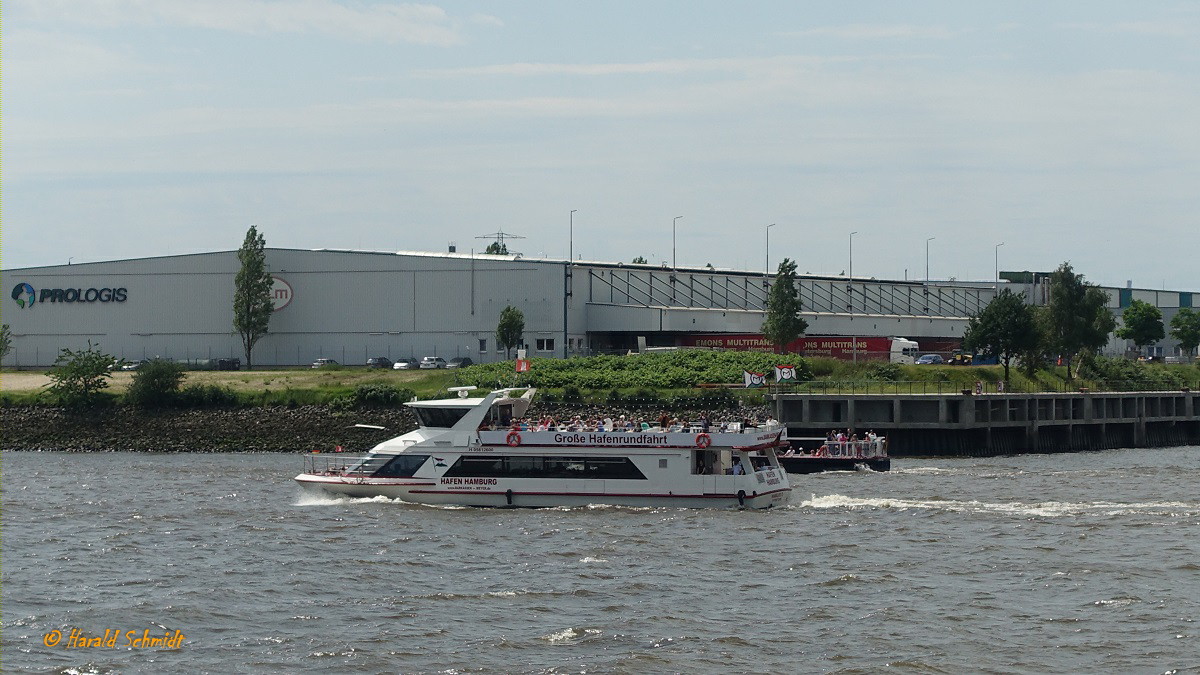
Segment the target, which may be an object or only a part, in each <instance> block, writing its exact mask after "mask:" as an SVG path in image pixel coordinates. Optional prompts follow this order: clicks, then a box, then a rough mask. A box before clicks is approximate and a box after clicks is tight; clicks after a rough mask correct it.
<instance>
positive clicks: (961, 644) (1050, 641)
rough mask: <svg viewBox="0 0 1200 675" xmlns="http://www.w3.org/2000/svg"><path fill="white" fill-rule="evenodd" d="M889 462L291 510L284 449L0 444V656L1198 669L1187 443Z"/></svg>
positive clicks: (592, 665)
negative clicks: (439, 502) (646, 495)
mask: <svg viewBox="0 0 1200 675" xmlns="http://www.w3.org/2000/svg"><path fill="white" fill-rule="evenodd" d="M894 467H895V470H894V471H892V472H891V473H886V474H885V473H857V474H825V475H818V476H795V477H794V479H795V483H796V485H797V488H796V490H795V493H794V502H795V503H794V505H793V506H791V507H789V508H786V509H780V510H775V511H771V512H745V511H711V510H676V509H627V508H575V509H562V510H557V509H550V510H516V511H508V510H479V509H448V508H428V507H421V506H411V505H406V504H402V503H396V502H390V501H387V500H339V499H328V500H304V499H301V498H300V493H299V491H298V489H297V488H296V487H294V486H293V484H292V481H291V477H292V476H293V475H294V474H295V473H297V472H298V469H299V468H300V461H299V459H298V458H296V457H288V456H279V455H258V454H250V455H208V454H203V455H201V454H196V455H147V454H126V453H113V454H91V455H75V454H73V455H65V454H22V453H4V456H3V489H4V492H3V662H2V666H3V669H4V671H5V672H43V671H55V672H130V671H146V672H167V671H188V672H204V671H207V672H214V673H224V672H234V671H242V672H244V671H280V672H303V671H308V672H363V673H374V672H388V671H390V672H397V671H403V672H439V671H446V672H577V671H578V672H582V671H592V672H614V671H615V672H724V671H755V672H779V673H791V672H841V673H857V672H878V671H881V670H884V669H887V670H888V671H889V672H890V671H895V672H951V673H958V672H968V671H970V672H1028V673H1046V672H1146V673H1153V672H1167V671H1172V670H1179V671H1192V672H1195V671H1197V670H1198V669H1200V641H1198V640H1197V637H1198V633H1200V630H1198V628H1197V624H1196V623H1195V621H1196V620H1197V619H1198V618H1200V536H1198V535H1200V494H1198V493H1197V486H1198V485H1200V480H1198V479H1200V448H1176V449H1167V450H1141V451H1134V450H1119V451H1110V452H1102V453H1084V454H1073V455H1056V456H1047V455H1034V456H1025V457H1012V458H992V459H953V460H951V459H942V460H896V461H895V462H894ZM72 629H75V630H77V631H80V632H81V633H82V634H84V635H87V636H89V637H91V636H96V635H103V634H104V631H105V629H113V630H117V631H120V633H121V638H120V640H119V641H118V645H117V647H116V648H107V647H88V648H78V647H77V648H75V649H70V648H66V647H65V646H64V645H65V644H66V641H67V640H68V639H69V635H70V631H71V630H72ZM176 630H178V631H181V632H182V633H183V634H184V636H185V638H184V640H183V642H182V644H181V646H180V647H179V648H178V649H174V650H164V649H161V648H153V647H150V648H147V647H139V648H130V647H126V646H124V645H125V643H126V637H125V635H126V631H136V636H137V637H141V636H143V635H144V633H143V631H149V634H150V635H151V636H152V637H154V636H164V635H173V634H174V631H176ZM52 631H61V632H62V635H63V638H62V642H60V643H58V645H56V646H55V647H47V646H46V645H45V644H44V640H45V635H46V634H47V633H51V632H52Z"/></svg>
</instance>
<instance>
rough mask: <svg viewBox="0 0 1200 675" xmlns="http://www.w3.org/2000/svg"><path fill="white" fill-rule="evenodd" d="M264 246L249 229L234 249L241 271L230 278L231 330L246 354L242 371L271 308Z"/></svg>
mask: <svg viewBox="0 0 1200 675" xmlns="http://www.w3.org/2000/svg"><path fill="white" fill-rule="evenodd" d="M266 247H267V243H266V240H265V239H263V236H262V235H261V234H259V233H258V229H257V228H255V227H254V226H253V225H251V226H250V229H249V230H248V231H247V232H246V240H245V241H243V242H242V247H241V248H240V249H238V260H240V261H241V263H242V267H241V269H239V270H238V273H237V276H236V277H234V280H233V285H234V290H233V329H234V330H235V331H237V333H238V335H240V336H241V338H242V347H243V348H245V350H246V370H250V368H251V367H252V365H253V362H252V361H251V358H250V354H251V351H252V350H253V349H254V343H256V342H258V340H259V339H260V338H261V337H262V336H264V335H266V334H267V324H269V323H270V321H271V312H273V311H275V305H274V304H273V303H272V302H271V286H272V284H273V283H274V282H273V281H272V280H271V273H270V272H269V271H267V252H266Z"/></svg>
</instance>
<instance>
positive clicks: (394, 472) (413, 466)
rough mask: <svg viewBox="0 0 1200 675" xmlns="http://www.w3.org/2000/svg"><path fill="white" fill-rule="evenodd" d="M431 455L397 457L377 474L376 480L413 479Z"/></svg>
mask: <svg viewBox="0 0 1200 675" xmlns="http://www.w3.org/2000/svg"><path fill="white" fill-rule="evenodd" d="M427 459H429V455H396V456H395V457H393V458H392V459H391V461H389V462H388V463H387V464H384V465H383V466H382V467H380V468H379V470H378V471H376V472H375V474H374V475H375V477H376V478H411V477H412V475H413V474H414V473H416V472H417V469H419V468H421V465H422V464H424V463H425V460H427Z"/></svg>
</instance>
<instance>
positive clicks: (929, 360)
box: [917, 354, 945, 366]
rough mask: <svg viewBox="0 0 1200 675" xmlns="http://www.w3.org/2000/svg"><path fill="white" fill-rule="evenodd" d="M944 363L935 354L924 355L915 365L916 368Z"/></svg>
mask: <svg viewBox="0 0 1200 675" xmlns="http://www.w3.org/2000/svg"><path fill="white" fill-rule="evenodd" d="M944 361H945V359H943V358H942V357H940V356H938V355H937V354H926V355H924V356H922V357H921V358H919V359H917V365H918V366H936V365H938V364H940V363H943V362H944Z"/></svg>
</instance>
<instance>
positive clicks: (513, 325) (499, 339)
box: [496, 305, 525, 358]
mask: <svg viewBox="0 0 1200 675" xmlns="http://www.w3.org/2000/svg"><path fill="white" fill-rule="evenodd" d="M524 332H525V315H524V314H523V313H521V310H519V309H517V308H516V307H513V306H512V305H509V306H507V307H505V308H504V310H503V311H501V312H500V323H498V324H497V325H496V344H498V345H500V346H501V347H504V354H505V357H506V358H507V357H508V356H511V350H512V348H513V347H516V346H517V345H519V344H521V334H522V333H524Z"/></svg>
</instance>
